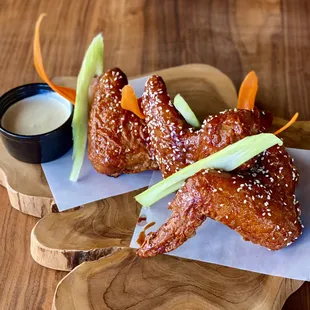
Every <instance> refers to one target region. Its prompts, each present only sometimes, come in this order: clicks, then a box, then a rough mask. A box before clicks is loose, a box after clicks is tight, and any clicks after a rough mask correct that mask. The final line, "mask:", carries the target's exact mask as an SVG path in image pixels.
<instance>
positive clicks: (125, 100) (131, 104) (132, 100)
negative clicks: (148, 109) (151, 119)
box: [121, 85, 145, 119]
mask: <svg viewBox="0 0 310 310" xmlns="http://www.w3.org/2000/svg"><path fill="white" fill-rule="evenodd" d="M121 107H122V108H123V109H125V110H129V111H131V112H132V113H134V114H136V115H137V116H138V117H140V118H142V119H144V118H145V116H144V115H143V113H142V111H141V109H140V106H139V102H138V99H137V96H136V94H135V91H134V89H133V88H132V87H131V86H130V85H126V86H124V87H123V89H122V100H121Z"/></svg>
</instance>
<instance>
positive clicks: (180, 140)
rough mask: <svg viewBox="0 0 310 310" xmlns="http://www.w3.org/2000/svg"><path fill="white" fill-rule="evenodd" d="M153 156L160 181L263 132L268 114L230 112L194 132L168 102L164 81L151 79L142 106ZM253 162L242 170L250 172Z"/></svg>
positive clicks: (266, 125) (220, 115)
mask: <svg viewBox="0 0 310 310" xmlns="http://www.w3.org/2000/svg"><path fill="white" fill-rule="evenodd" d="M141 107H142V110H143V113H144V115H145V116H146V118H145V121H146V125H147V129H148V133H149V135H150V146H149V147H150V149H151V151H152V152H153V153H154V155H155V158H156V160H157V163H158V165H159V168H160V170H161V172H162V174H163V177H168V176H169V175H171V174H173V173H175V172H176V171H178V170H179V169H182V168H184V167H186V166H187V165H189V164H191V163H193V162H196V161H197V160H199V159H202V158H205V157H207V156H209V155H211V154H213V153H215V152H217V151H219V150H220V149H222V148H224V147H226V146H227V145H229V144H232V143H234V142H236V141H238V140H240V139H242V138H244V137H246V136H249V135H254V134H257V133H260V132H263V131H265V129H266V128H268V127H269V126H270V125H271V123H272V115H271V114H270V113H267V112H264V111H259V110H257V109H256V110H254V112H251V111H247V110H237V109H235V110H229V111H225V112H221V114H218V115H214V116H210V117H209V118H207V119H206V120H205V121H204V122H203V124H202V126H201V129H200V130H196V131H194V130H193V128H191V127H190V126H189V125H188V124H187V123H186V122H185V120H184V119H183V118H182V116H181V115H180V114H179V113H178V111H177V110H176V109H175V108H174V106H173V104H172V103H171V101H170V98H169V95H168V94H167V89H166V86H165V83H164V81H163V80H162V78H161V77H159V76H156V75H154V76H152V77H151V78H150V79H149V80H148V81H147V83H146V86H145V92H144V94H143V98H142V104H141ZM253 162H254V160H252V161H249V162H248V163H247V165H244V166H243V167H242V168H243V169H244V168H249V167H250V165H252V164H253Z"/></svg>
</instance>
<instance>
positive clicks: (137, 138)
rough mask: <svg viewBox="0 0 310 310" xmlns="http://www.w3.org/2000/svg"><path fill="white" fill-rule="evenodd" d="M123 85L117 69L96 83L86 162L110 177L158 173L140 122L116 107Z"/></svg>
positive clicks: (142, 123)
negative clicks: (122, 174)
mask: <svg viewBox="0 0 310 310" xmlns="http://www.w3.org/2000/svg"><path fill="white" fill-rule="evenodd" d="M127 83H128V81H127V77H126V75H125V74H124V73H123V72H122V71H121V70H120V69H118V68H115V69H112V70H109V71H108V72H106V73H105V74H103V75H102V76H101V77H100V78H99V79H98V82H97V85H96V86H95V91H94V99H93V103H92V107H91V110H90V116H89V123H88V158H89V160H90V161H91V163H92V165H93V166H94V168H95V169H96V170H97V171H98V172H100V173H104V174H106V175H110V176H114V177H117V176H118V175H120V174H121V173H137V172H141V171H144V170H156V169H158V165H157V163H156V161H155V160H154V159H153V156H152V154H151V153H150V151H149V148H148V132H147V130H146V126H145V122H144V120H142V119H140V118H139V117H137V116H136V115H134V114H133V113H131V112H130V111H127V110H124V109H122V108H121V106H120V101H121V90H122V88H123V87H124V86H125V85H126V84H127Z"/></svg>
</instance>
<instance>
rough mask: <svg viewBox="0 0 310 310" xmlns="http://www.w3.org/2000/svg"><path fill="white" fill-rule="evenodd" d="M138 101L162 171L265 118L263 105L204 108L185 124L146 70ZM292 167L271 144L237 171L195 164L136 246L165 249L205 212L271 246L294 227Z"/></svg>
mask: <svg viewBox="0 0 310 310" xmlns="http://www.w3.org/2000/svg"><path fill="white" fill-rule="evenodd" d="M142 109H143V112H144V114H145V115H146V124H147V128H148V133H149V136H150V146H149V147H150V148H151V149H152V151H153V153H154V154H155V158H156V160H157V162H158V165H159V168H160V169H161V171H162V174H163V177H167V176H169V175H170V174H173V173H174V172H176V171H177V170H179V169H181V168H183V167H185V166H187V165H188V164H190V163H193V162H195V161H197V160H199V159H201V158H204V157H207V156H209V155H211V154H212V153H214V152H217V151H218V150H220V149H222V148H224V147H226V146H227V145H229V144H231V143H234V142H236V141H237V140H240V139H242V138H244V137H246V136H249V135H253V134H257V133H260V132H264V131H265V130H266V128H268V127H269V126H270V125H271V123H272V116H271V114H270V113H267V112H265V111H259V110H257V109H256V110H254V111H247V110H237V109H235V110H228V111H224V112H221V113H220V114H218V115H214V116H210V117H209V118H208V119H206V120H205V121H204V122H203V125H202V127H201V129H200V130H197V131H194V130H193V129H192V128H190V127H189V126H188V125H187V124H186V123H185V121H184V120H183V118H182V117H181V115H180V114H179V113H178V112H177V111H176V110H175V108H174V107H173V105H172V103H171V101H170V99H169V96H168V94H167V90H166V87H165V84H164V82H163V80H162V79H161V78H160V77H158V76H153V77H151V78H150V79H149V80H148V82H147V84H146V87H145V93H144V95H143V100H142ZM297 181H298V173H297V171H296V168H295V166H294V165H293V162H292V160H291V159H290V157H289V155H288V154H287V152H286V151H285V149H284V148H283V147H279V146H275V147H273V148H270V149H268V150H266V151H265V152H264V153H263V154H261V155H260V156H258V157H256V158H255V159H252V160H251V161H249V162H247V163H246V164H244V165H242V167H239V168H238V171H234V172H232V173H227V172H223V171H214V170H210V171H207V170H205V171H201V172H199V173H197V174H196V175H194V176H193V177H191V178H189V179H188V180H187V182H186V183H185V185H184V186H183V187H182V189H180V190H179V191H178V192H177V194H176V197H175V199H174V200H173V201H172V203H171V204H170V207H169V208H170V209H171V210H172V211H173V213H172V216H171V217H170V219H169V220H168V221H167V223H165V224H164V225H162V226H161V227H160V228H159V230H158V231H157V232H155V233H149V234H148V236H147V238H146V240H145V241H144V243H143V244H142V246H141V248H140V249H139V250H138V251H137V254H138V255H139V256H141V257H147V256H153V255H156V254H159V253H166V252H169V251H172V250H174V249H176V248H177V247H178V246H180V245H182V244H183V243H184V242H185V241H186V240H187V239H188V238H190V237H191V236H193V235H194V234H195V231H196V229H197V228H198V227H199V226H200V225H201V224H202V223H203V222H204V221H205V219H206V218H207V217H210V218H212V219H215V220H217V221H219V222H222V223H223V224H225V225H227V226H228V227H230V228H231V229H233V230H235V231H237V232H238V233H239V234H241V235H242V236H243V238H244V239H245V240H250V241H252V242H253V243H257V244H260V245H262V246H265V247H267V248H269V249H271V250H278V249H280V248H282V247H284V246H287V245H289V244H290V243H291V242H293V241H294V240H296V239H297V238H298V236H299V235H300V233H301V224H300V220H299V215H300V210H299V204H298V202H297V201H296V200H295V196H294V193H295V187H296V184H297Z"/></svg>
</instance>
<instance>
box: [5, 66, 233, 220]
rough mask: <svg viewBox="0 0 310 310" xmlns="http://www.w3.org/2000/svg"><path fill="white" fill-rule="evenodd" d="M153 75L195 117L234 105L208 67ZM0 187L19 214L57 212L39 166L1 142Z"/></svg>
mask: <svg viewBox="0 0 310 310" xmlns="http://www.w3.org/2000/svg"><path fill="white" fill-rule="evenodd" d="M154 73H156V74H160V75H161V76H162V77H163V78H164V80H165V81H166V83H167V86H168V89H169V91H170V94H171V95H172V96H174V95H176V94H177V93H178V92H181V93H182V95H183V96H184V97H185V99H188V100H190V101H192V102H195V106H194V108H195V112H196V113H197V115H200V116H205V115H207V113H216V112H217V111H218V110H221V109H224V108H225V107H227V106H235V103H236V90H235V87H234V85H233V83H232V82H231V80H230V79H229V78H228V77H227V76H226V75H224V74H223V73H222V72H220V71H219V70H218V69H216V68H214V67H212V66H208V65H203V64H190V65H184V66H179V67H174V68H169V69H164V70H160V71H157V72H153V73H149V74H145V75H151V74H154ZM54 81H55V82H56V83H58V84H62V85H66V86H69V87H72V88H74V87H75V86H76V78H75V77H59V78H55V79H54ZM206 94H207V98H208V102H206V100H205V99H206ZM206 107H207V109H206ZM0 185H3V186H4V187H6V188H7V190H8V194H9V198H10V202H11V205H12V206H13V207H14V208H16V209H17V210H19V211H21V212H24V213H26V214H29V215H33V216H36V217H43V216H45V215H46V214H49V213H52V212H58V208H57V206H56V205H55V203H54V201H53V197H52V193H51V191H50V189H49V187H48V184H47V181H46V179H45V176H44V173H43V171H42V168H41V166H40V165H31V164H26V163H22V162H19V161H17V160H16V159H14V158H13V157H11V156H10V155H9V154H8V152H7V151H6V149H5V147H4V145H3V143H2V141H1V139H0Z"/></svg>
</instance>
